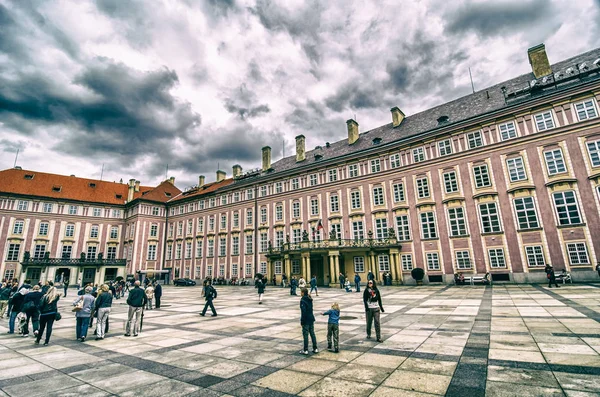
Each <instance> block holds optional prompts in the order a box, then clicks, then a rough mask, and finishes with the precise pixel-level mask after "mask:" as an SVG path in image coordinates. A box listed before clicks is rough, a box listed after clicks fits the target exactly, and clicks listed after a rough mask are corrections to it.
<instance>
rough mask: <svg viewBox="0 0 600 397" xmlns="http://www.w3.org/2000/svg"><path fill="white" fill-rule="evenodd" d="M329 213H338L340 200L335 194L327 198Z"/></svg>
mask: <svg viewBox="0 0 600 397" xmlns="http://www.w3.org/2000/svg"><path fill="white" fill-rule="evenodd" d="M329 212H340V198H339V196H338V195H337V194H332V195H331V196H329Z"/></svg>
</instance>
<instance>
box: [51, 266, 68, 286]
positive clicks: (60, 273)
mask: <svg viewBox="0 0 600 397" xmlns="http://www.w3.org/2000/svg"><path fill="white" fill-rule="evenodd" d="M65 280H69V281H70V280H71V269H69V268H68V267H61V268H58V269H56V274H55V275H54V282H55V283H60V284H62V283H64V282H65Z"/></svg>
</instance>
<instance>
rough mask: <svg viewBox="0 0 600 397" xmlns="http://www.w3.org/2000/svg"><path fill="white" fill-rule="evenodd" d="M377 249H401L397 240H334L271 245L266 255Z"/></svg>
mask: <svg viewBox="0 0 600 397" xmlns="http://www.w3.org/2000/svg"><path fill="white" fill-rule="evenodd" d="M351 248H360V249H368V250H371V249H377V248H400V244H399V243H398V240H396V238H386V239H374V238H367V239H334V240H313V241H302V242H299V243H284V244H282V245H281V246H280V247H273V246H271V245H269V248H268V250H267V253H266V255H267V256H278V255H283V254H290V253H301V252H303V251H319V250H332V249H351Z"/></svg>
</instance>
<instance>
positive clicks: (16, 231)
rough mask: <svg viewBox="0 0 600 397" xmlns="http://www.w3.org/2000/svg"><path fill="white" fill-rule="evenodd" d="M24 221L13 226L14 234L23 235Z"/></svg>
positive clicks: (16, 222)
mask: <svg viewBox="0 0 600 397" xmlns="http://www.w3.org/2000/svg"><path fill="white" fill-rule="evenodd" d="M24 225H25V222H24V221H15V223H14V224H13V234H23V226H24Z"/></svg>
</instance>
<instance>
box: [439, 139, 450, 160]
mask: <svg viewBox="0 0 600 397" xmlns="http://www.w3.org/2000/svg"><path fill="white" fill-rule="evenodd" d="M438 152H439V153H440V156H447V155H449V154H452V142H451V141H450V139H446V140H443V141H439V142H438Z"/></svg>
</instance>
